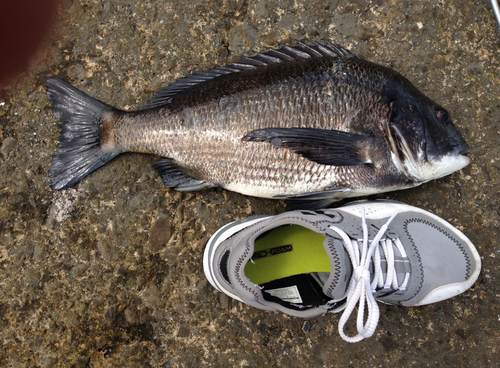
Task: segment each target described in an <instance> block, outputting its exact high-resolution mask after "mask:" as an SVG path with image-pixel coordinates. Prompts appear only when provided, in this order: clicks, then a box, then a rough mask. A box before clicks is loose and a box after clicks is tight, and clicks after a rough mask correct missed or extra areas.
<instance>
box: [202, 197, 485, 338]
mask: <svg viewBox="0 0 500 368" xmlns="http://www.w3.org/2000/svg"><path fill="white" fill-rule="evenodd" d="M203 267H204V270H205V275H206V277H207V279H208V281H210V283H211V284H212V285H213V286H214V287H215V288H216V289H218V290H219V291H222V292H224V293H225V294H227V295H229V296H230V297H232V298H234V299H237V300H239V301H242V302H244V303H246V304H248V305H251V306H253V307H256V308H259V309H264V310H270V311H276V310H278V311H281V312H283V313H286V314H289V315H292V316H297V317H305V318H309V317H314V316H318V315H320V314H322V313H326V312H331V313H338V312H340V311H343V314H342V316H341V318H340V321H339V333H340V335H341V336H342V338H343V339H344V340H346V341H348V342H357V341H360V340H362V339H364V338H367V337H370V336H372V335H373V333H374V332H375V329H376V327H377V323H378V318H379V308H378V305H377V302H382V303H386V304H396V305H403V306H417V305H425V304H429V303H435V302H438V301H441V300H444V299H448V298H451V297H453V296H455V295H458V294H460V293H462V292H464V291H465V290H467V289H468V288H469V287H470V286H471V285H472V284H473V283H474V282H475V281H476V279H477V277H478V275H479V272H480V270H481V259H480V257H479V254H478V253H477V250H476V249H475V248H474V245H473V244H472V243H471V242H470V240H469V239H467V237H466V236H465V235H464V234H462V233H461V232H460V231H459V230H458V229H456V228H454V227H453V226H452V225H450V224H449V223H448V222H446V221H444V220H443V219H441V218H439V217H437V216H435V215H433V214H431V213H429V212H427V211H424V210H421V209H419V208H416V207H412V206H408V205H406V204H403V203H398V202H390V201H360V202H353V203H351V204H348V205H346V206H344V207H341V208H335V209H325V210H319V211H316V212H312V211H292V212H285V213H283V214H280V215H277V216H262V217H254V218H249V219H246V220H242V221H236V222H233V223H230V224H228V225H226V226H224V227H222V228H221V229H219V230H218V231H217V232H216V233H215V234H214V235H213V236H212V237H211V238H210V240H209V241H208V244H207V247H206V249H205V254H204V257H203ZM356 306H357V309H358V311H357V313H358V317H357V332H358V334H357V335H356V336H347V335H346V334H345V332H344V328H345V324H346V322H347V320H348V319H349V317H350V316H351V314H352V312H353V310H354V309H355V308H356ZM365 310H367V311H368V313H367V315H366V318H365Z"/></svg>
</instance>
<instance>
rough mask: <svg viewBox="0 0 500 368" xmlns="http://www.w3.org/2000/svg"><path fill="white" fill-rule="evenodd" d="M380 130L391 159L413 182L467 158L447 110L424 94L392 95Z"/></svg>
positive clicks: (466, 161) (441, 172) (443, 172)
mask: <svg viewBox="0 0 500 368" xmlns="http://www.w3.org/2000/svg"><path fill="white" fill-rule="evenodd" d="M400 96H401V95H400ZM403 96H404V94H403ZM384 130H385V135H386V137H387V139H388V142H389V146H390V150H391V158H392V161H393V162H394V164H395V165H396V167H397V168H398V169H399V170H400V171H401V172H402V173H403V175H405V176H406V177H407V178H408V179H409V180H411V181H413V182H416V183H422V182H426V181H429V180H433V179H437V178H441V177H443V176H446V175H449V174H451V173H453V172H455V171H457V170H460V169H462V168H463V167H465V166H467V165H468V164H469V162H470V159H469V158H468V157H467V156H464V155H463V154H464V153H466V152H467V151H469V146H468V144H467V143H466V142H465V139H464V138H463V137H462V135H461V134H460V132H459V131H458V130H457V128H456V127H455V125H454V124H453V121H452V119H451V116H450V114H449V113H448V112H447V111H446V110H445V109H444V108H443V107H441V106H439V105H437V104H435V103H434V102H433V101H431V100H430V99H428V98H427V97H425V96H424V95H420V96H418V95H417V97H415V94H413V95H412V96H408V97H406V98H404V97H403V98H401V97H399V98H394V99H392V100H391V101H390V103H389V113H388V119H387V123H386V124H385V129H384Z"/></svg>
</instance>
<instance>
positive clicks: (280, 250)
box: [252, 244, 293, 260]
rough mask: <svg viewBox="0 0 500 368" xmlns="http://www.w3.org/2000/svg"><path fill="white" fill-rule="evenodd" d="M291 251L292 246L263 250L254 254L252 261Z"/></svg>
mask: <svg viewBox="0 0 500 368" xmlns="http://www.w3.org/2000/svg"><path fill="white" fill-rule="evenodd" d="M292 250H293V246H292V244H286V245H281V246H279V247H275V248H269V249H263V250H259V251H256V252H254V254H253V256H252V259H254V260H255V259H259V258H265V257H268V256H275V255H277V254H282V253H286V252H291V251H292Z"/></svg>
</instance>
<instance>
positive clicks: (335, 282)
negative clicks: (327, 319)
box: [323, 235, 352, 301]
mask: <svg viewBox="0 0 500 368" xmlns="http://www.w3.org/2000/svg"><path fill="white" fill-rule="evenodd" d="M324 246H325V249H326V252H327V253H328V256H329V258H330V263H331V271H330V274H329V276H328V278H327V279H326V281H325V282H324V285H323V293H325V295H327V296H329V297H330V298H332V299H333V300H335V301H338V300H342V299H344V298H345V296H346V292H347V287H348V286H349V281H350V279H351V276H352V264H351V261H350V259H349V255H348V254H347V252H346V250H345V248H344V245H343V243H342V240H340V239H336V238H334V237H331V236H329V235H326V237H325V241H324Z"/></svg>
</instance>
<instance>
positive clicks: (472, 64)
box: [0, 0, 500, 367]
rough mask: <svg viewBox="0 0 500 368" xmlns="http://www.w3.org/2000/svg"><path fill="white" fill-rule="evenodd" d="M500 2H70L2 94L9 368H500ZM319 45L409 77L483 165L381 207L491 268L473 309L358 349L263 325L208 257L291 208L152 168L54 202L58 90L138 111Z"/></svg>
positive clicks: (418, 315) (290, 322) (426, 318)
mask: <svg viewBox="0 0 500 368" xmlns="http://www.w3.org/2000/svg"><path fill="white" fill-rule="evenodd" d="M497 29H498V25H497V24H496V23H495V20H494V16H493V13H492V12H491V8H490V3H489V1H486V0H485V1H479V2H472V1H465V0H450V1H432V2H425V3H424V2H423V1H422V2H420V1H401V0H383V1H382V0H372V1H361V0H357V1H340V0H332V1H324V0H317V1H308V2H304V3H302V2H301V1H289V0H276V1H251V0H248V1H230V0H223V1H200V0H192V1H180V0H177V1H126V0H109V1H103V2H101V1H97V0H72V1H69V2H68V6H67V7H66V8H62V9H61V21H60V24H59V25H58V27H57V29H56V30H55V31H54V32H52V34H51V37H50V39H49V41H48V42H47V47H46V49H44V50H43V51H41V52H39V54H38V59H37V60H35V61H34V62H33V63H32V66H31V69H30V71H29V72H27V73H25V74H23V75H22V76H20V77H19V78H18V79H17V80H16V81H15V82H13V83H12V84H11V85H10V86H9V87H8V88H6V89H4V90H2V91H0V123H1V125H0V198H1V206H0V219H1V221H0V366H5V367H208V366H213V367H321V366H339V367H365V366H366V367H368V366H370V367H371V366H380V367H382V366H408V367H425V366H432V367H434V366H440V367H469V366H470V367H472V366H474V367H491V366H495V365H496V366H498V364H499V362H500V336H499V335H500V305H499V301H500V281H499V273H500V264H499V259H500V245H499V240H500V239H499V227H500V192H499V188H500V186H499V185H500V161H499V160H500V153H499V144H500V137H499V130H500V129H499V122H500V109H499V107H500V102H499V92H500V89H499V86H500V74H499V59H500V56H499V55H500V54H499V45H500V39H499V34H498V32H497ZM322 37H328V38H329V39H331V40H333V41H334V42H337V43H339V44H342V45H344V46H345V47H347V48H350V49H351V50H353V51H354V52H356V53H359V54H363V55H365V56H366V57H367V58H368V59H370V60H372V61H375V62H378V63H381V64H384V65H388V66H391V67H393V68H395V69H396V70H398V71H400V72H402V73H403V74H404V75H406V76H407V77H408V78H409V79H410V80H412V81H413V82H414V83H415V84H416V85H417V86H418V87H419V88H420V89H422V90H423V91H424V92H425V93H426V94H427V95H429V96H430V97H431V98H433V99H434V100H436V101H438V102H440V103H441V104H443V105H444V106H446V108H447V109H448V110H449V111H450V112H451V113H452V115H453V117H454V119H455V122H456V125H457V126H458V127H459V129H460V130H461V131H462V133H463V135H464V136H465V137H466V139H467V141H468V143H469V144H470V146H471V147H472V150H471V152H470V154H469V156H470V158H471V159H472V163H471V164H470V165H469V166H468V167H466V168H465V169H464V170H462V171H461V172H458V173H455V174H453V175H451V176H449V177H446V178H443V179H440V180H437V181H434V182H431V183H428V184H426V185H423V186H422V187H419V188H416V189H412V190H407V191H403V192H398V193H389V194H386V195H381V196H379V197H384V198H392V199H397V200H401V201H404V202H407V203H409V204H412V205H416V206H419V207H422V208H424V209H427V210H430V211H432V212H434V213H436V214H437V215H439V216H441V217H443V218H445V219H447V220H448V221H450V222H451V223H453V224H454V225H456V226H457V227H459V228H460V229H461V230H462V231H464V232H465V233H466V234H467V235H468V236H469V237H470V239H471V240H472V241H473V242H474V243H475V245H476V246H477V248H478V250H479V252H480V254H481V256H482V258H483V272H482V274H481V276H480V278H479V280H478V282H477V283H476V284H475V285H474V286H473V287H472V288H471V289H470V290H469V291H467V292H466V293H464V294H463V295H461V296H459V297H456V298H454V299H452V300H449V301H445V302H441V303H438V304H435V305H430V306H426V307H419V308H403V307H394V306H384V305H381V306H380V308H381V317H380V323H379V326H378V330H377V332H376V334H375V336H374V337H373V338H371V339H369V340H366V341H363V342H361V343H358V344H354V345H351V344H348V343H345V342H344V341H342V340H341V338H340V337H339V336H338V334H337V322H338V318H339V316H338V315H328V316H323V317H318V318H314V319H312V320H310V321H309V322H306V323H305V322H304V320H300V319H297V318H292V317H287V316H285V315H283V314H281V313H269V312H263V311H260V310H256V309H253V308H250V307H248V306H246V305H243V304H241V303H239V302H237V301H233V300H230V299H229V298H227V297H225V296H224V295H222V294H221V293H218V292H216V291H215V290H213V289H212V287H211V286H210V285H209V284H208V282H207V281H206V280H205V278H204V275H203V270H202V252H203V248H204V245H205V243H206V241H207V239H208V238H209V236H210V235H211V234H212V233H213V232H214V231H216V230H217V229H218V228H219V227H220V226H222V225H224V224H225V223H227V222H229V221H233V220H236V219H240V218H243V217H246V216H249V215H252V214H263V213H278V212H280V211H283V209H284V204H283V202H278V201H270V200H262V199H257V198H248V197H244V196H241V195H238V194H235V193H231V192H227V191H224V190H217V189H215V190H205V191H201V192H197V193H186V194H181V193H177V192H175V191H172V190H169V189H166V188H164V187H163V185H162V183H161V181H160V179H159V178H158V176H157V174H156V173H155V172H154V171H153V169H151V168H150V166H149V164H150V163H151V162H152V161H153V160H154V158H153V157H151V156H148V155H139V154H127V155H123V156H121V157H119V158H117V159H115V160H114V161H113V162H111V163H110V164H108V165H106V166H105V167H103V168H102V169H100V170H99V171H97V172H95V173H94V174H92V175H91V176H89V177H88V178H86V179H85V180H83V181H82V182H81V183H80V184H78V185H76V186H75V187H74V188H72V189H68V190H65V191H60V192H55V191H51V190H50V189H49V188H48V182H49V181H48V174H47V172H48V168H49V165H50V160H51V157H52V155H53V154H54V153H55V152H56V143H57V139H58V135H59V130H58V129H57V127H56V120H55V119H54V117H53V115H52V114H51V111H50V106H49V103H48V100H47V97H46V94H45V87H44V81H45V79H46V78H47V77H49V76H58V77H60V78H63V79H65V80H68V81H70V82H71V83H73V84H74V85H75V86H77V87H78V88H80V89H82V90H84V91H86V92H87V93H89V94H90V95H92V96H95V97H97V98H99V99H101V100H103V101H105V102H106V103H108V104H111V105H115V106H117V107H120V108H125V109H137V108H140V107H141V106H142V104H143V103H145V102H146V101H147V100H148V99H149V98H150V97H151V96H152V94H153V93H154V92H155V91H157V90H158V89H160V88H161V87H162V86H164V85H166V84H168V83H170V82H172V81H174V80H175V79H176V78H178V77H181V76H184V75H186V74H187V73H190V72H193V71H196V70H201V69H207V68H210V67H213V66H216V65H222V64H226V63H227V62H229V61H234V60H236V59H237V57H238V56H239V55H242V54H248V53H251V52H252V51H265V50H266V48H267V47H268V46H270V47H273V46H277V45H278V43H289V42H291V40H293V39H303V38H309V39H313V40H320V39H321V38H322Z"/></svg>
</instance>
